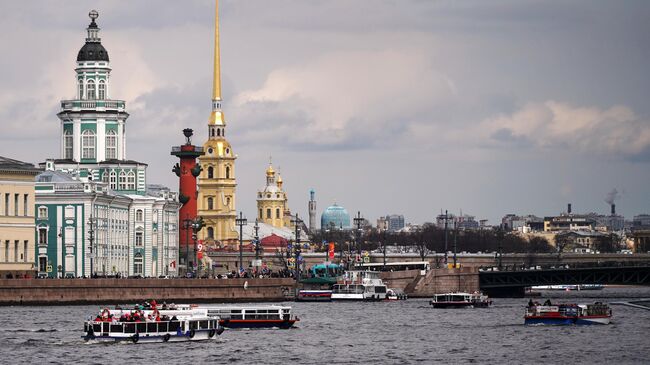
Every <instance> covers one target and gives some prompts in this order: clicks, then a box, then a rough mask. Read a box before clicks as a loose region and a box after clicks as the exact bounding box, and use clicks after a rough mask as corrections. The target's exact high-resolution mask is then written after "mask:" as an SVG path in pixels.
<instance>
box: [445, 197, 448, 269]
mask: <svg viewBox="0 0 650 365" xmlns="http://www.w3.org/2000/svg"><path fill="white" fill-rule="evenodd" d="M448 222H449V215H448V214H447V211H446V210H445V267H447V251H448V249H447V226H448Z"/></svg>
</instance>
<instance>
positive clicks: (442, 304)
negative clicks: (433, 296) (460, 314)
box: [429, 301, 473, 308]
mask: <svg viewBox="0 0 650 365" xmlns="http://www.w3.org/2000/svg"><path fill="white" fill-rule="evenodd" d="M429 304H431V306H432V307H433V308H472V307H473V305H472V303H468V302H434V301H431V302H429Z"/></svg>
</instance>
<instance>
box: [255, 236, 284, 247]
mask: <svg viewBox="0 0 650 365" xmlns="http://www.w3.org/2000/svg"><path fill="white" fill-rule="evenodd" d="M260 243H261V244H262V247H287V240H286V239H284V238H282V237H280V236H278V235H276V234H275V233H271V235H270V236H266V237H264V238H262V239H261V240H260Z"/></svg>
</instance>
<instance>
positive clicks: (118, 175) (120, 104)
mask: <svg viewBox="0 0 650 365" xmlns="http://www.w3.org/2000/svg"><path fill="white" fill-rule="evenodd" d="M88 16H89V17H90V24H89V25H88V28H86V31H87V33H88V35H87V37H86V42H85V43H84V45H83V46H82V47H81V49H80V50H79V53H78V54H77V62H76V68H75V73H76V76H75V80H76V84H77V88H76V97H75V98H74V99H69V100H62V101H61V112H59V113H58V114H57V116H58V117H59V120H60V122H61V129H60V133H61V134H60V138H61V149H60V156H61V158H59V159H55V160H48V161H47V162H46V163H42V164H41V166H45V167H47V168H49V169H53V170H63V171H66V172H76V173H78V174H80V175H84V176H88V177H89V178H90V179H92V180H102V181H104V182H106V183H107V184H108V185H109V188H110V189H111V190H113V191H118V192H121V193H126V194H140V195H143V194H145V191H146V185H145V184H146V167H147V165H146V164H144V163H140V162H137V161H132V160H127V159H126V120H127V118H128V117H129V114H128V113H127V112H126V103H125V102H124V100H118V99H112V93H111V80H110V79H111V67H110V63H109V57H108V51H106V48H104V46H103V45H102V42H101V38H100V37H99V26H98V25H97V22H96V20H97V18H98V17H99V13H98V12H97V11H96V10H92V11H90V13H89V14H88Z"/></svg>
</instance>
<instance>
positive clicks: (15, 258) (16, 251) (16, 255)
mask: <svg viewBox="0 0 650 365" xmlns="http://www.w3.org/2000/svg"><path fill="white" fill-rule="evenodd" d="M19 243H20V241H18V240H15V241H14V262H18V244H19Z"/></svg>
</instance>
